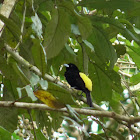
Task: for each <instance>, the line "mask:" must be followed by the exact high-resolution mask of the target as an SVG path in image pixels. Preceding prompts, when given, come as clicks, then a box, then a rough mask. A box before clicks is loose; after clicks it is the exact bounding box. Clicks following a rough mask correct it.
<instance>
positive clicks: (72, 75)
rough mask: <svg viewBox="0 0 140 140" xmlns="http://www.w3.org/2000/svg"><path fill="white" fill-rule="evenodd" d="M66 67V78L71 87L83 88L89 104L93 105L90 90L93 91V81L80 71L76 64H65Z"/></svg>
mask: <svg viewBox="0 0 140 140" xmlns="http://www.w3.org/2000/svg"><path fill="white" fill-rule="evenodd" d="M64 66H65V67H66V72H65V78H66V80H67V82H68V83H69V84H70V86H71V87H73V88H75V89H77V90H82V91H83V92H84V93H85V94H86V98H87V104H88V105H89V106H90V107H93V106H92V99H91V95H90V92H91V91H92V81H91V80H90V79H89V78H88V77H87V76H86V75H85V74H84V73H82V72H80V71H79V69H78V68H77V66H76V65H74V64H72V63H70V64H64Z"/></svg>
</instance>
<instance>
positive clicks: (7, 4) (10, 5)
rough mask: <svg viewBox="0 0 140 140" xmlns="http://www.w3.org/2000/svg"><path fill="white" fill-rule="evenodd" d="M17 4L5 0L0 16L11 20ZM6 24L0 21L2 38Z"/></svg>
mask: <svg viewBox="0 0 140 140" xmlns="http://www.w3.org/2000/svg"><path fill="white" fill-rule="evenodd" d="M15 3H16V0H4V2H3V4H2V6H1V8H0V14H2V15H3V16H5V17H7V18H9V16H10V13H11V11H12V9H13V7H14V5H15ZM3 27H4V23H3V22H2V21H1V20H0V36H1V35H2V31H3Z"/></svg>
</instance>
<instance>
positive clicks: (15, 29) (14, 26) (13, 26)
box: [0, 14, 21, 41]
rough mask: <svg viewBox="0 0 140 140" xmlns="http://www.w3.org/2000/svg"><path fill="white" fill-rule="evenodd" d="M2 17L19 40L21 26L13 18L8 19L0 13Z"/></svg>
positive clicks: (0, 17)
mask: <svg viewBox="0 0 140 140" xmlns="http://www.w3.org/2000/svg"><path fill="white" fill-rule="evenodd" d="M0 19H1V20H2V21H3V22H4V23H5V24H6V26H7V28H8V29H9V30H10V32H11V33H12V34H13V36H14V37H15V38H16V39H17V41H19V37H20V35H21V31H20V28H19V27H18V26H17V24H16V23H15V22H14V21H13V20H11V19H8V18H6V17H5V16H3V15H1V14H0Z"/></svg>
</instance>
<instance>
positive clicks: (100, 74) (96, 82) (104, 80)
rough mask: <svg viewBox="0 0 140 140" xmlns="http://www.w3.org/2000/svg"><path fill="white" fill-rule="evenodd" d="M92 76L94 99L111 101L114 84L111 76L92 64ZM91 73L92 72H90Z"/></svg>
mask: <svg viewBox="0 0 140 140" xmlns="http://www.w3.org/2000/svg"><path fill="white" fill-rule="evenodd" d="M89 68H90V72H92V73H93V74H91V75H90V78H91V79H93V80H92V82H93V89H94V90H93V92H92V93H91V95H92V97H93V99H95V100H96V101H97V102H101V101H110V100H111V99H112V86H111V84H112V83H111V81H110V79H109V77H108V76H107V75H106V74H105V72H104V71H102V70H101V69H100V68H99V67H97V66H96V65H91V66H90V67H89ZM89 74H90V73H89Z"/></svg>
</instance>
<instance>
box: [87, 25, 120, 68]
mask: <svg viewBox="0 0 140 140" xmlns="http://www.w3.org/2000/svg"><path fill="white" fill-rule="evenodd" d="M88 41H89V42H90V43H91V44H92V45H94V49H95V54H96V55H97V56H98V57H99V59H100V60H101V61H103V62H104V63H106V64H108V65H109V67H110V69H113V67H114V64H115V63H116V61H117V55H116V52H115V49H114V47H113V46H112V44H111V42H110V41H109V39H108V35H107V33H105V32H104V30H103V29H102V27H100V26H98V25H95V26H94V29H93V33H92V34H91V36H90V37H89V38H88Z"/></svg>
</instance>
